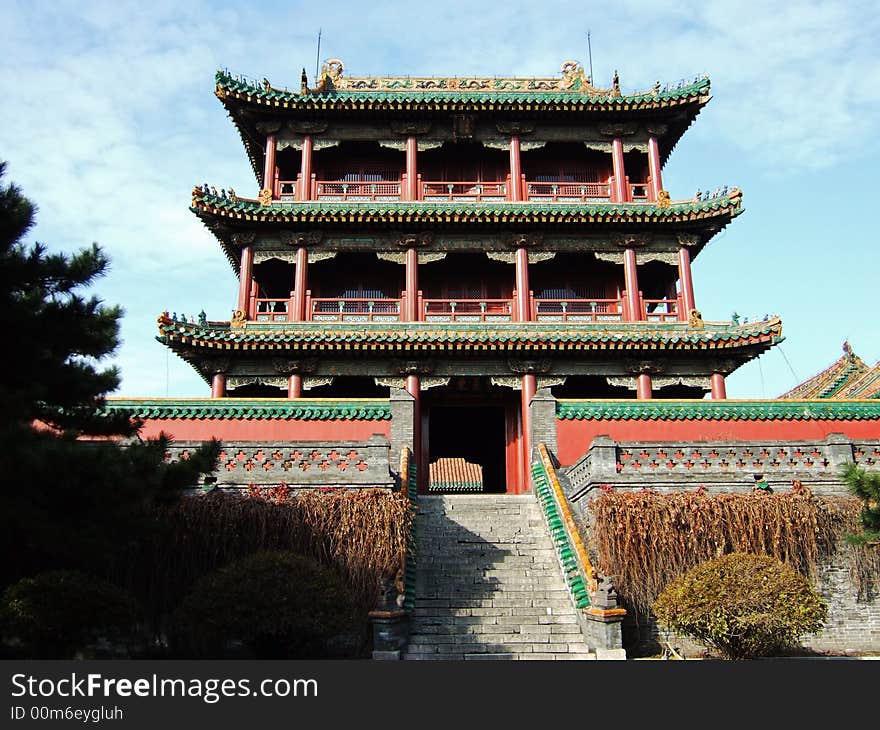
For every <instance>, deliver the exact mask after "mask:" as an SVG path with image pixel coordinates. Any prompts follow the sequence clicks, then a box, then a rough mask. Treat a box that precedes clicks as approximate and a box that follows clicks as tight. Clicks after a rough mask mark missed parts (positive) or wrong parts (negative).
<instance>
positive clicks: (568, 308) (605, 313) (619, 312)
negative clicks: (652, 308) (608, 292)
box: [534, 299, 623, 322]
mask: <svg viewBox="0 0 880 730" xmlns="http://www.w3.org/2000/svg"><path fill="white" fill-rule="evenodd" d="M534 310H535V320H536V321H538V322H620V321H622V320H623V303H622V301H621V300H620V299H535V300H534Z"/></svg>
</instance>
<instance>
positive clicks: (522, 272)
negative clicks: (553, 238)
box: [514, 246, 532, 322]
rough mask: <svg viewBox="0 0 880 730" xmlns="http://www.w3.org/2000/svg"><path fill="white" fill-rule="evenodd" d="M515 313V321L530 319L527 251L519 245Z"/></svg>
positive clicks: (528, 320)
mask: <svg viewBox="0 0 880 730" xmlns="http://www.w3.org/2000/svg"><path fill="white" fill-rule="evenodd" d="M514 314H515V315H516V321H517V322H530V321H531V320H532V307H531V302H530V297H529V252H528V251H527V250H526V249H525V248H524V247H523V246H520V247H519V248H518V249H516V311H515V312H514Z"/></svg>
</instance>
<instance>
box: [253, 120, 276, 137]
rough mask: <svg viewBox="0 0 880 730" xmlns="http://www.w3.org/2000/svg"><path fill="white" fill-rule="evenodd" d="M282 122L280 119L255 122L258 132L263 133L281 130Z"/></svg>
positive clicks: (273, 132)
mask: <svg viewBox="0 0 880 730" xmlns="http://www.w3.org/2000/svg"><path fill="white" fill-rule="evenodd" d="M281 126H282V122H281V120H280V119H267V120H266V121H264V122H257V124H256V127H257V131H258V132H262V133H263V134H275V133H276V132H278V131H280V130H281Z"/></svg>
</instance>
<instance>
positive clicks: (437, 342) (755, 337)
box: [158, 312, 782, 353]
mask: <svg viewBox="0 0 880 730" xmlns="http://www.w3.org/2000/svg"><path fill="white" fill-rule="evenodd" d="M158 324H159V338H158V339H159V341H160V342H162V343H164V344H166V345H168V346H169V347H172V348H178V347H184V348H187V349H189V348H197V349H199V350H200V351H202V352H205V353H207V352H208V351H209V350H251V351H259V350H291V349H292V350H361V351H383V350H431V351H434V350H441V351H459V350H492V351H499V350H500V351H505V350H515V351H521V350H532V351H554V350H556V351H566V350H651V351H656V350H691V351H693V350H714V349H719V350H728V349H736V348H742V347H750V346H751V347H755V346H757V347H758V348H759V349H766V348H768V347H771V346H773V345H775V344H777V343H778V342H781V341H782V322H781V320H780V319H779V318H778V317H774V318H772V319H767V320H766V321H762V322H753V323H748V324H740V325H733V324H730V323H722V322H706V323H703V326H702V327H699V328H691V327H689V325H688V324H687V323H684V322H683V323H681V324H670V323H663V324H654V323H621V324H619V325H617V326H609V325H608V324H607V323H606V324H601V325H590V324H578V326H577V327H569V326H565V325H558V324H542V323H533V322H530V323H528V324H519V323H509V324H508V323H504V324H492V325H473V324H445V323H444V324H439V325H438V324H434V323H425V322H416V323H414V322H408V323H399V324H398V323H394V324H383V325H370V326H365V325H361V324H358V325H355V324H344V323H338V322H332V323H328V324H325V325H321V324H318V323H315V322H303V323H294V322H284V323H271V324H270V323H253V322H248V323H245V324H244V325H243V326H241V327H236V328H233V327H232V326H231V324H230V323H229V322H208V323H207V324H197V323H193V322H181V321H175V320H173V319H171V318H170V317H169V316H168V313H167V312H165V313H163V314H162V315H160V316H159V318H158Z"/></svg>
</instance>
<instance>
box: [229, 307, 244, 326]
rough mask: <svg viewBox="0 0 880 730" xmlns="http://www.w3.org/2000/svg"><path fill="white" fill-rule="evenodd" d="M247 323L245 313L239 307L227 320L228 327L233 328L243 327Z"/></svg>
mask: <svg viewBox="0 0 880 730" xmlns="http://www.w3.org/2000/svg"><path fill="white" fill-rule="evenodd" d="M246 324H247V315H245V313H244V311H243V310H241V309H236V310H235V312H233V313H232V319H231V320H230V321H229V327H230V328H231V329H234V330H241V329H244V327H245V325H246Z"/></svg>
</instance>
